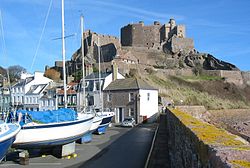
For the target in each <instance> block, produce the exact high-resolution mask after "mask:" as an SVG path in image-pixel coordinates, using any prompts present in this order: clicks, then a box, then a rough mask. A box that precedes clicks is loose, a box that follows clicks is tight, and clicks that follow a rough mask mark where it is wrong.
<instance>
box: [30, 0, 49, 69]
mask: <svg viewBox="0 0 250 168" xmlns="http://www.w3.org/2000/svg"><path fill="white" fill-rule="evenodd" d="M52 1H53V0H50V4H49V8H48V11H47V14H46V18H45V21H44V25H43V29H42V33H41V35H40V39H39V41H38V45H37V48H36V52H35V55H34V57H33V60H32V64H31V67H30V71H32V69H33V66H34V63H35V60H36V57H37V53H38V50H39V48H40V44H41V40H42V37H43V34H44V30H45V27H46V25H47V21H48V17H49V13H50V10H51V6H52Z"/></svg>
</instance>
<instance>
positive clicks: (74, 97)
mask: <svg viewBox="0 0 250 168" xmlns="http://www.w3.org/2000/svg"><path fill="white" fill-rule="evenodd" d="M72 99H73V100H72V101H73V102H72V103H73V104H76V96H73V97H72Z"/></svg>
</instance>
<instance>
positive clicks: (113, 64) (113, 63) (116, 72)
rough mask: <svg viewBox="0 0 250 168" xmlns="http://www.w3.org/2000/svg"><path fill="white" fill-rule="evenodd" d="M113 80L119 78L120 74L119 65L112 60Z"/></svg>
mask: <svg viewBox="0 0 250 168" xmlns="http://www.w3.org/2000/svg"><path fill="white" fill-rule="evenodd" d="M111 66H112V81H115V80H116V79H117V74H118V67H117V65H116V63H115V62H112V65H111Z"/></svg>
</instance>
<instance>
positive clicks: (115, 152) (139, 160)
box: [71, 124, 156, 168]
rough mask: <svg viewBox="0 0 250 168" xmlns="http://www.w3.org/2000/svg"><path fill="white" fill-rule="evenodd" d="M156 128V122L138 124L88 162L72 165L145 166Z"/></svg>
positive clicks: (105, 166)
mask: <svg viewBox="0 0 250 168" xmlns="http://www.w3.org/2000/svg"><path fill="white" fill-rule="evenodd" d="M155 128H156V125H155V124H144V125H140V126H137V127H135V128H133V129H131V130H130V131H128V132H127V133H125V134H124V135H122V136H121V137H120V138H118V139H117V140H116V141H114V142H113V143H112V144H110V145H109V146H107V147H106V148H104V149H103V150H102V151H101V152H99V153H98V154H97V155H95V156H94V157H93V158H91V159H90V160H88V161H87V162H83V163H78V164H76V165H73V166H71V167H83V168H97V167H102V168H111V167H119V168H128V167H133V168H134V167H135V168H137V167H138V168H140V167H144V164H145V162H146V159H147V156H148V153H149V150H150V147H151V142H152V138H153V135H154V131H155Z"/></svg>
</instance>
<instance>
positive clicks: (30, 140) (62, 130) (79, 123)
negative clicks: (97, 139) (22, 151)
mask: <svg viewBox="0 0 250 168" xmlns="http://www.w3.org/2000/svg"><path fill="white" fill-rule="evenodd" d="M92 122H93V115H88V117H79V119H77V120H75V121H70V122H61V123H51V124H30V125H24V126H23V127H22V129H21V131H20V132H19V133H18V135H17V136H16V140H15V141H14V143H13V146H14V147H18V148H46V147H50V146H58V145H64V144H68V143H71V142H74V141H75V140H77V139H79V138H80V137H82V136H83V134H85V133H86V132H88V131H89V129H90V127H91V125H92Z"/></svg>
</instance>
